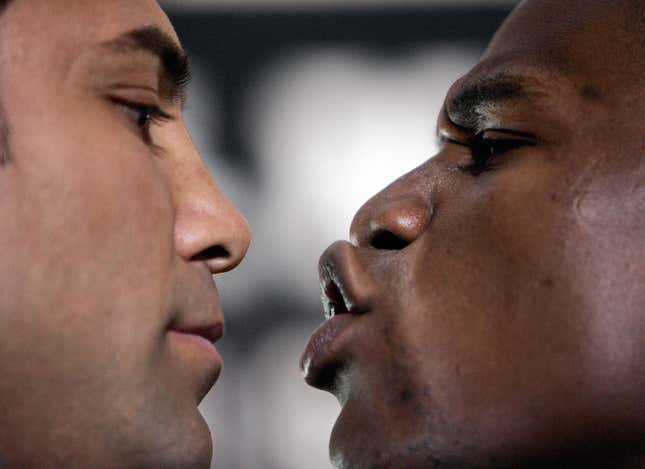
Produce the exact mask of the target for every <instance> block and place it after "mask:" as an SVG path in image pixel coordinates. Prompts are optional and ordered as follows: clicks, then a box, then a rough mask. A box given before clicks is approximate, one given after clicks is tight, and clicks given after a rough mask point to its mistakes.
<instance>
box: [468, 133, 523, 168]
mask: <svg viewBox="0 0 645 469" xmlns="http://www.w3.org/2000/svg"><path fill="white" fill-rule="evenodd" d="M486 133H487V131H483V132H479V133H478V134H476V135H475V137H474V138H473V139H472V140H471V141H470V142H469V144H468V145H467V146H468V147H469V148H470V154H471V158H472V161H471V162H470V163H468V164H466V165H459V169H460V170H462V171H464V172H468V173H470V174H472V175H473V176H478V175H480V174H481V173H483V172H486V171H492V170H493V169H495V167H494V166H493V165H492V164H491V162H492V161H493V160H494V159H495V158H496V157H499V156H501V155H503V154H504V153H506V152H509V151H511V150H514V149H516V148H520V147H523V146H527V145H532V144H533V143H532V141H531V140H529V137H528V136H527V135H525V134H523V133H519V132H506V134H507V135H509V137H508V138H505V137H495V138H491V137H486ZM510 135H514V136H515V137H513V138H511V137H510Z"/></svg>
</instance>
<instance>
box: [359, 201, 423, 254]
mask: <svg viewBox="0 0 645 469" xmlns="http://www.w3.org/2000/svg"><path fill="white" fill-rule="evenodd" d="M431 218H432V206H431V205H429V204H428V203H427V202H426V201H425V200H423V199H422V198H421V197H419V196H416V195H409V194H403V195H394V196H392V195H390V194H388V190H387V189H386V191H385V192H384V193H382V194H378V195H376V196H375V197H374V198H373V199H371V200H370V201H368V202H367V203H366V204H365V205H364V206H363V207H361V209H360V210H359V211H358V213H357V214H356V216H355V217H354V220H353V222H352V226H351V230H350V236H351V239H352V243H353V244H354V245H356V246H361V247H372V248H375V249H383V250H401V249H404V248H405V247H407V246H409V245H410V244H412V243H413V242H414V241H415V240H416V239H417V238H419V236H421V234H422V233H423V232H424V231H425V229H426V227H427V226H428V224H429V223H430V219H431Z"/></svg>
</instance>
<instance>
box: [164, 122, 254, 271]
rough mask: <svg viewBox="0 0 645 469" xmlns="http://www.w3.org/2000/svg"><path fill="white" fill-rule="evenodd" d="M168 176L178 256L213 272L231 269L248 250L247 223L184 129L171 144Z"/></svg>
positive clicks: (248, 229)
mask: <svg viewBox="0 0 645 469" xmlns="http://www.w3.org/2000/svg"><path fill="white" fill-rule="evenodd" d="M170 173H171V174H170V175H171V181H172V182H171V185H172V190H173V197H174V202H175V229H174V239H175V248H176V251H177V253H178V254H179V255H180V256H181V257H182V258H184V259H185V260H186V261H203V262H205V263H206V264H207V266H208V267H209V269H210V270H211V272H212V273H220V272H225V271H228V270H231V269H233V268H234V267H235V266H237V265H238V264H239V263H240V262H241V261H242V259H243V258H244V255H245V254H246V251H247V249H248V247H249V243H250V238H251V233H250V228H249V224H248V222H247V220H246V218H244V217H243V216H242V214H241V213H240V212H239V211H238V210H237V208H236V207H235V206H234V205H233V204H232V203H231V202H230V201H229V200H228V198H227V197H226V196H225V195H224V194H223V193H222V191H221V190H220V189H219V187H218V186H217V185H216V184H215V181H214V180H213V179H212V178H211V176H210V174H209V173H208V170H207V169H206V167H205V165H204V163H203V161H202V160H201V157H200V155H199V152H198V151H197V149H196V148H195V146H194V144H193V142H192V139H191V138H190V136H189V135H188V132H187V131H185V130H184V132H183V138H182V139H180V140H176V141H175V145H173V155H172V163H171V166H170Z"/></svg>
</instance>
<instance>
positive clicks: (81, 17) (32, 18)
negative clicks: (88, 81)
mask: <svg viewBox="0 0 645 469" xmlns="http://www.w3.org/2000/svg"><path fill="white" fill-rule="evenodd" d="M153 25H154V26H157V27H159V28H160V29H161V30H163V31H164V32H166V33H167V34H168V35H169V36H170V37H172V38H173V39H174V40H175V41H177V42H178V39H177V36H176V33H175V31H174V29H173V27H172V25H171V24H170V21H169V20H168V18H167V16H166V15H165V13H164V12H163V11H162V10H161V8H160V7H159V5H158V3H157V2H156V1H155V0H109V1H105V0H17V1H14V2H13V3H12V4H11V6H10V8H9V9H8V10H7V12H6V14H5V16H3V18H2V29H1V32H2V36H3V37H4V38H5V39H6V40H5V41H3V42H4V43H5V44H9V47H10V49H11V59H12V60H13V61H14V63H15V62H16V61H18V60H20V59H26V60H25V62H28V57H26V56H28V55H32V54H34V52H36V51H42V52H43V54H37V55H45V53H44V52H45V51H47V53H48V55H49V54H53V55H54V56H55V57H59V58H60V57H61V56H63V55H69V54H72V55H73V54H79V53H80V52H82V50H84V49H86V48H88V47H91V46H94V45H96V44H98V43H100V42H104V41H108V40H110V39H113V38H115V37H117V36H119V35H122V34H123V33H125V32H128V31H131V30H134V29H138V28H141V27H145V26H153Z"/></svg>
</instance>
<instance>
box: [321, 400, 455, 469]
mask: <svg viewBox="0 0 645 469" xmlns="http://www.w3.org/2000/svg"><path fill="white" fill-rule="evenodd" d="M367 407H368V406H365V407H364V405H363V404H362V403H360V402H358V401H352V400H349V401H348V402H347V403H346V405H345V406H344V407H343V410H342V411H341V414H340V416H339V417H338V419H337V420H336V423H335V425H334V429H333V431H332V434H331V439H330V442H329V451H330V458H331V461H332V464H333V465H334V467H336V468H338V469H354V468H369V469H389V468H392V469H396V468H401V467H405V468H424V469H433V468H438V467H440V468H441V469H446V468H449V467H451V466H449V465H447V464H446V463H445V462H444V461H439V460H438V459H437V458H435V457H434V456H433V451H432V444H431V443H430V441H431V440H430V437H429V435H428V434H427V429H424V428H423V427H424V425H423V423H422V422H421V421H420V420H424V419H416V420H413V419H410V418H409V416H406V418H404V419H397V418H396V416H393V415H380V414H378V413H376V412H374V409H373V408H372V409H371V410H370V409H368V408H367Z"/></svg>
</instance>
